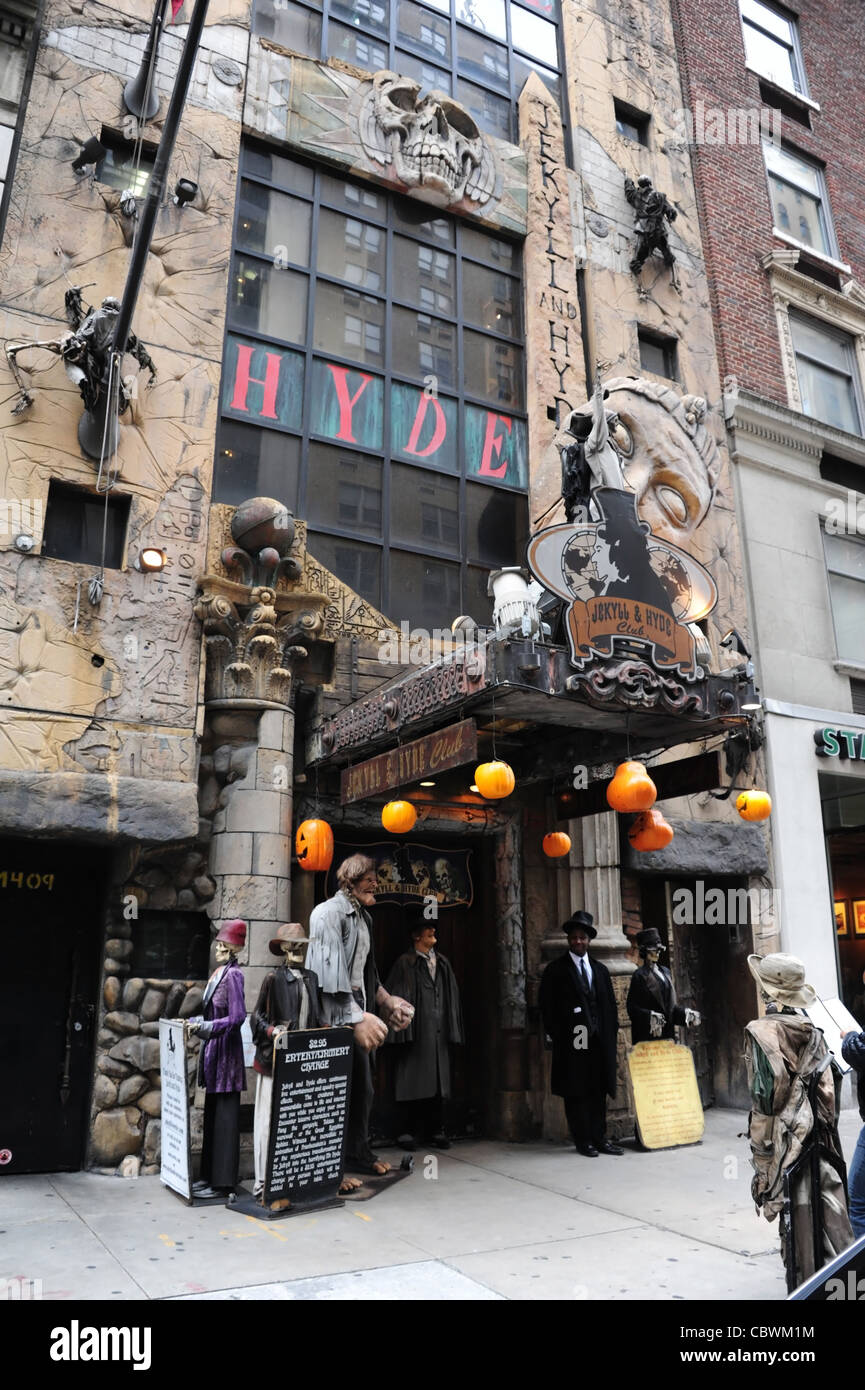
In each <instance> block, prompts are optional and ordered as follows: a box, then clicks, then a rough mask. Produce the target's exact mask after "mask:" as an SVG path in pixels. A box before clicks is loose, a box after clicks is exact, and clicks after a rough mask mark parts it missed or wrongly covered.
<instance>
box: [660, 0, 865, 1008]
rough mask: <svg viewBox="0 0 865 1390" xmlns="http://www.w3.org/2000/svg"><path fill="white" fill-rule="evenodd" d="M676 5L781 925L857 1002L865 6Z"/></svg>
mask: <svg viewBox="0 0 865 1390" xmlns="http://www.w3.org/2000/svg"><path fill="white" fill-rule="evenodd" d="M675 8H676V19H677V36H678V40H679V52H680V58H681V68H682V73H683V79H684V82H685V90H686V93H687V101H688V105H689V106H690V107H692V108H695V109H696V108H702V111H703V114H704V126H703V139H702V141H701V142H695V143H694V147H693V155H694V168H695V175H696V180H697V189H698V198H699V203H700V211H701V218H702V226H703V236H704V246H705V248H706V258H707V267H708V272H709V281H710V285H711V294H712V304H713V314H714V321H715V331H716V342H717V344H718V352H719V358H720V365H721V371H722V374H723V376H724V382H725V402H726V404H725V413H726V419H727V427H728V437H729V441H730V453H731V458H732V460H733V469H734V475H735V478H736V486H737V496H738V498H739V515H740V524H741V531H742V537H743V542H744V546H745V556H746V564H747V573H748V578H749V594H750V607H751V613H752V627H751V632H752V636H753V638H754V643H755V647H754V650H755V654H756V660H757V665H758V679H759V683H760V686H761V688H762V695H763V697H764V707H765V711H766V725H765V726H766V735H767V747H766V755H767V760H768V770H769V786H770V790H771V792H772V795H773V797H774V803H775V810H774V814H773V817H772V830H773V850H774V862H775V871H776V887H777V889H778V895H779V921H780V928H781V939H782V942H783V945H784V948H785V949H787V950H790V951H792V952H794V953H795V954H797V955H799V956H801V957H802V959H803V960H804V961H805V962H806V963H807V967H808V972H809V979H811V980H812V981H813V983H814V985H815V987H816V988H817V990H818V991H819V993H820V994H821V995H824V996H826V997H831V996H838V995H840V996H841V997H842V998H843V999H844V1002H845V1003H846V1004H847V1006H848V1008H851V1009H853V1010H854V1012H855V1013H856V1014H857V1015H858V1016H859V1017H860V1019H861V1018H862V1017H863V1014H862V992H863V991H862V971H863V966H865V945H863V943H865V936H863V935H862V932H863V929H865V921H863V917H862V913H863V910H865V909H863V907H862V896H863V889H865V878H863V862H865V861H863V858H862V847H863V839H862V836H863V825H865V814H863V809H862V808H863V801H862V790H863V788H862V781H861V773H860V772H859V770H858V765H859V763H860V761H861V751H862V750H861V742H862V732H863V717H862V711H863V709H865V704H863V690H865V685H863V677H865V665H863V663H865V617H863V615H865V607H863V603H862V599H863V595H865V590H863V588H862V574H863V569H862V564H863V558H865V547H863V535H865V527H863V524H862V514H863V493H865V471H863V465H865V443H863V432H865V394H863V390H865V293H863V289H862V285H863V276H865V232H863V225H862V217H861V207H860V206H859V200H858V198H857V195H856V193H855V191H854V190H855V189H856V187H857V185H858V182H859V179H860V167H859V142H858V140H857V138H856V135H855V133H854V132H855V127H856V110H857V99H856V92H857V90H859V88H860V87H861V74H860V73H859V70H858V67H857V64H856V61H855V59H854V56H853V55H854V54H858V53H861V51H862V44H863V41H865V19H863V14H862V10H861V7H860V6H858V5H852V4H844V3H839V4H833V5H828V6H827V5H816V4H811V3H803V4H799V5H796V6H795V7H786V6H783V5H777V4H774V3H764V0H740V3H739V4H738V5H737V4H730V5H725V6H721V7H719V13H718V15H717V24H718V36H717V43H716V44H714V45H712V46H711V47H709V46H707V45H706V44H705V42H704V37H703V34H702V32H701V30H702V23H703V20H702V16H701V15H700V14H699V13H698V7H697V6H696V5H691V4H689V3H688V2H687V0H684V3H683V2H682V0H677V4H676V7H675ZM756 103H760V104H761V105H762V106H763V107H764V108H768V109H769V110H770V111H771V113H772V119H771V121H768V122H764V126H763V129H762V130H761V131H760V132H758V133H757V134H758V138H755V139H740V140H737V139H736V138H735V137H736V134H737V126H736V123H735V116H736V112H737V111H739V110H741V109H742V108H747V107H751V106H753V105H754V104H756ZM710 120H711V121H712V122H714V133H713V134H710V125H709V121H710ZM743 133H744V132H743ZM731 135H732V137H733V138H732V139H731V138H730V137H731ZM857 923H858V927H857Z"/></svg>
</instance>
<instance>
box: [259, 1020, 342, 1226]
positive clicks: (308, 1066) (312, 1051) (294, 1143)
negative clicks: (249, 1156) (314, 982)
mask: <svg viewBox="0 0 865 1390" xmlns="http://www.w3.org/2000/svg"><path fill="white" fill-rule="evenodd" d="M285 1043H286V1045H285V1046H284V1047H280V1048H275V1049H274V1053H273V1100H272V1105H273V1109H272V1110H271V1123H270V1144H269V1146H268V1152H267V1173H266V1175H265V1180H264V1200H265V1202H268V1203H270V1202H274V1201H277V1200H278V1199H280V1198H288V1199H289V1200H290V1202H291V1205H292V1206H293V1207H296V1206H312V1205H320V1204H322V1203H325V1202H328V1203H329V1202H332V1201H333V1200H334V1198H336V1196H337V1194H338V1192H339V1184H340V1182H341V1181H342V1170H343V1161H344V1156H345V1131H346V1125H347V1122H348V1098H349V1092H350V1088H351V1062H352V1047H353V1046H354V1033H353V1031H352V1030H351V1028H324V1029H321V1028H317V1029H312V1030H310V1031H304V1032H297V1033H288V1034H287V1036H286V1040H285Z"/></svg>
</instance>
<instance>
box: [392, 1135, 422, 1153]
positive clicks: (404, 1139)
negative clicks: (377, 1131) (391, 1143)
mask: <svg viewBox="0 0 865 1390" xmlns="http://www.w3.org/2000/svg"><path fill="white" fill-rule="evenodd" d="M396 1142H397V1147H398V1148H400V1149H405V1150H406V1152H407V1153H410V1154H413V1153H414V1152H415V1150H416V1149H417V1140H416V1139H415V1137H414V1135H413V1134H401V1135H400V1136H399V1137H398V1139H397V1141H396Z"/></svg>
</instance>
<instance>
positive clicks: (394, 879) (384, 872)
mask: <svg viewBox="0 0 865 1390" xmlns="http://www.w3.org/2000/svg"><path fill="white" fill-rule="evenodd" d="M376 878H377V879H378V890H377V891H378V892H379V893H392V892H393V891H394V889H395V888H396V887H398V885H399V883H400V881H401V880H400V876H399V869H398V868H397V866H396V864H395V863H394V862H393V860H392V859H383V860H382V861H381V863H380V864H379V866H378V869H377V870H376Z"/></svg>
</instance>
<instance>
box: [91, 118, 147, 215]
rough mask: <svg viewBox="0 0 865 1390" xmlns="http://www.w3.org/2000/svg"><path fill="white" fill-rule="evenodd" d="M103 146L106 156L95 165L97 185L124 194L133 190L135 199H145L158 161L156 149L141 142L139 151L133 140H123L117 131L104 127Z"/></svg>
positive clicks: (101, 140) (100, 137) (101, 139)
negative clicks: (103, 184) (101, 184)
mask: <svg viewBox="0 0 865 1390" xmlns="http://www.w3.org/2000/svg"><path fill="white" fill-rule="evenodd" d="M99 141H100V144H102V145H104V146H105V151H106V152H105V156H104V158H103V159H100V161H99V163H98V164H97V165H96V170H95V177H96V180H97V182H98V183H105V184H107V185H108V187H109V188H116V189H118V190H119V191H120V192H121V193H125V192H126V190H127V189H128V188H131V189H132V192H133V193H134V194H135V196H136V198H143V197H144V196H145V194H146V193H147V185H148V182H149V180H150V174H151V171H152V169H153V164H154V161H155V159H156V146H155V145H152V144H149V143H148V142H147V141H142V143H141V148H140V149H138V150H137V147H136V144H135V142H134V141H133V140H124V138H123V136H122V135H121V134H120V133H119V132H118V131H116V130H108V129H107V128H106V127H105V126H103V127H102V134H101V135H100V136H99Z"/></svg>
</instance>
